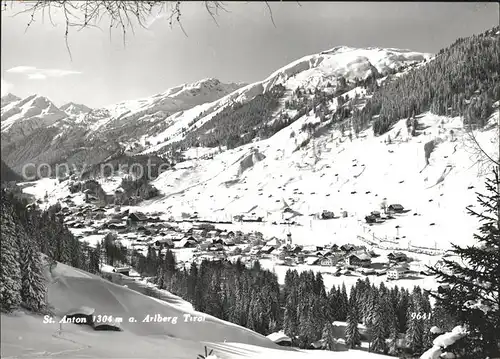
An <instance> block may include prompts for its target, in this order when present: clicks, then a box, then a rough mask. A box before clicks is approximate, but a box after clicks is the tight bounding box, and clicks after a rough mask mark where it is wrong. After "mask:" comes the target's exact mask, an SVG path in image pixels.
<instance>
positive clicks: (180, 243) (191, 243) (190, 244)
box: [174, 238, 196, 248]
mask: <svg viewBox="0 0 500 359" xmlns="http://www.w3.org/2000/svg"><path fill="white" fill-rule="evenodd" d="M174 247H175V248H194V247H196V242H194V241H190V240H188V239H187V238H183V239H181V240H180V241H178V242H175V243H174Z"/></svg>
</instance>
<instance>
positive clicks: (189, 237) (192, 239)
mask: <svg viewBox="0 0 500 359" xmlns="http://www.w3.org/2000/svg"><path fill="white" fill-rule="evenodd" d="M185 238H186V239H187V240H188V241H191V242H195V243H198V240H197V239H196V238H195V237H193V236H188V237H185Z"/></svg>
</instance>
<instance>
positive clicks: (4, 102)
mask: <svg viewBox="0 0 500 359" xmlns="http://www.w3.org/2000/svg"><path fill="white" fill-rule="evenodd" d="M20 100H21V98H20V97H17V96H16V95H14V94H12V93H10V92H9V93H8V94H6V95H5V96H2V107H3V106H5V105H8V104H9V103H12V102H16V101H20Z"/></svg>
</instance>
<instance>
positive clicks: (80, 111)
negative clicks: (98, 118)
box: [59, 102, 92, 117]
mask: <svg viewBox="0 0 500 359" xmlns="http://www.w3.org/2000/svg"><path fill="white" fill-rule="evenodd" d="M59 109H60V110H61V111H64V112H65V113H66V114H67V115H68V116H77V117H79V116H81V115H86V114H87V113H89V112H90V111H91V110H92V109H91V108H90V107H87V106H85V105H82V104H78V103H73V102H68V103H67V104H65V105H62V106H61V107H60V108H59Z"/></svg>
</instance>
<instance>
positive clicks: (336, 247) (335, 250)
mask: <svg viewBox="0 0 500 359" xmlns="http://www.w3.org/2000/svg"><path fill="white" fill-rule="evenodd" d="M330 249H331V250H332V251H333V252H338V251H339V250H340V249H339V246H338V245H337V244H333V245H332V246H331V247H330Z"/></svg>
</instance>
